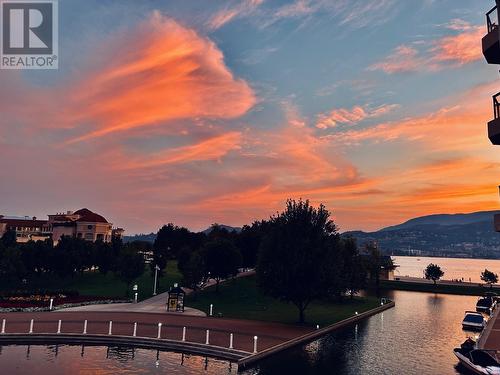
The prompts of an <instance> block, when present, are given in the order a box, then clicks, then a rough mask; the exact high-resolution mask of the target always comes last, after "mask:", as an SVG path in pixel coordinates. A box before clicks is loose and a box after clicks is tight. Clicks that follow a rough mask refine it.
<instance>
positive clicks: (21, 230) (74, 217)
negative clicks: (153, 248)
mask: <svg viewBox="0 0 500 375" xmlns="http://www.w3.org/2000/svg"><path fill="white" fill-rule="evenodd" d="M48 217H49V219H48V220H38V219H37V218H36V217H28V216H26V217H14V216H2V215H0V237H1V236H3V234H4V233H5V232H7V231H9V230H12V231H14V232H15V233H16V239H17V242H28V241H30V240H33V241H38V240H45V239H48V238H52V240H53V241H54V245H55V244H57V242H58V241H59V240H60V239H61V237H62V236H70V237H77V238H82V239H84V240H87V241H93V242H94V241H103V242H111V239H112V238H113V237H122V235H123V232H124V230H123V229H122V228H113V224H112V223H110V222H108V221H107V220H106V219H105V218H104V217H103V216H101V215H99V214H97V213H95V212H92V211H90V210H89V209H87V208H82V209H80V210H78V211H75V212H73V211H67V212H66V213H57V214H53V215H48Z"/></svg>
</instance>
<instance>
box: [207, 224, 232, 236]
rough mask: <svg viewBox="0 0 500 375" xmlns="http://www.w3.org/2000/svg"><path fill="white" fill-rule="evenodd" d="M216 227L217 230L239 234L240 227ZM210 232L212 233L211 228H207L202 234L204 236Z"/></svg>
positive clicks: (221, 225) (219, 225)
mask: <svg viewBox="0 0 500 375" xmlns="http://www.w3.org/2000/svg"><path fill="white" fill-rule="evenodd" d="M217 226H218V227H219V228H222V229H225V230H227V231H228V232H233V231H234V232H237V233H239V232H241V228H240V227H232V226H230V225H224V224H217ZM211 231H212V226H209V227H208V228H207V229H205V230H203V231H202V232H203V233H205V234H209V233H210V232H211Z"/></svg>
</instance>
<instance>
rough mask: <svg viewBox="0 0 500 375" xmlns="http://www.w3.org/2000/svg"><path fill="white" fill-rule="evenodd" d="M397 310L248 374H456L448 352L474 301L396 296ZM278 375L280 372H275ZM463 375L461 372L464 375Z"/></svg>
mask: <svg viewBox="0 0 500 375" xmlns="http://www.w3.org/2000/svg"><path fill="white" fill-rule="evenodd" d="M388 297H390V298H394V299H395V301H396V307H395V308H394V309H390V310H387V311H385V312H384V313H383V314H379V315H375V316H373V317H371V318H369V319H367V320H365V321H363V322H360V323H359V324H358V325H355V326H351V327H347V328H345V329H342V330H341V331H338V332H335V333H333V334H331V335H329V336H327V337H325V338H323V339H321V340H317V341H315V342H313V343H310V344H308V345H305V346H304V347H301V348H297V349H293V350H291V351H289V352H286V353H282V354H280V355H278V356H276V357H274V358H270V359H268V360H266V361H264V362H262V363H261V364H260V365H259V367H258V368H255V369H250V370H248V371H246V372H245V374H246V375H249V374H259V375H271V374H281V373H283V374H305V375H309V374H311V375H312V374H315V375H316V374H348V375H351V374H352V375H354V374H419V375H420V374H428V375H434V374H459V373H462V371H464V369H463V368H462V367H460V366H457V360H456V358H455V356H454V355H453V352H452V349H453V347H455V346H457V345H459V344H460V343H461V342H462V341H463V340H465V338H467V337H468V336H469V335H472V334H471V333H468V332H465V331H462V328H461V321H462V318H463V313H464V311H465V310H470V309H473V307H474V306H475V302H476V298H475V297H470V296H453V295H436V294H433V293H414V292H403V291H401V292H400V291H395V292H392V293H390V295H388ZM280 369H281V371H283V372H279V371H280ZM464 373H466V372H464Z"/></svg>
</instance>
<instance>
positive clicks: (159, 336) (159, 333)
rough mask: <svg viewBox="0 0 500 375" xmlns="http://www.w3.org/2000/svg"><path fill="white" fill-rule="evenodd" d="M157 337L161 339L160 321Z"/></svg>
mask: <svg viewBox="0 0 500 375" xmlns="http://www.w3.org/2000/svg"><path fill="white" fill-rule="evenodd" d="M158 338H159V339H161V323H158Z"/></svg>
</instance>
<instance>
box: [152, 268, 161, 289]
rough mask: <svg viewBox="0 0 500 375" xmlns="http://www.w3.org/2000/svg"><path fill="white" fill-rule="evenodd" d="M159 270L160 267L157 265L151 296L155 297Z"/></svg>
mask: <svg viewBox="0 0 500 375" xmlns="http://www.w3.org/2000/svg"><path fill="white" fill-rule="evenodd" d="M159 270H160V267H158V265H155V284H154V286H153V296H156V284H157V280H158V271H159Z"/></svg>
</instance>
